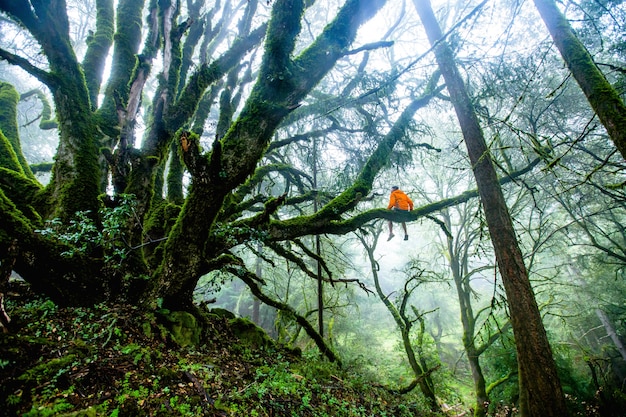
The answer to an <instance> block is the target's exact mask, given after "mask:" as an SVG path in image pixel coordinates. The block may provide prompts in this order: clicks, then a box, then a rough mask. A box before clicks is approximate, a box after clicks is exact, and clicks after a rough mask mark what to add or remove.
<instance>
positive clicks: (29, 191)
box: [0, 168, 42, 226]
mask: <svg viewBox="0 0 626 417" xmlns="http://www.w3.org/2000/svg"><path fill="white" fill-rule="evenodd" d="M0 190H2V192H3V195H4V196H6V197H7V198H8V199H9V200H11V202H12V204H14V205H15V207H16V208H17V209H18V210H19V211H20V212H22V213H23V215H24V216H25V217H26V218H28V220H30V222H32V223H34V224H36V225H38V226H41V224H42V221H41V217H40V215H39V214H38V212H37V210H36V209H35V207H34V205H36V204H37V200H38V195H39V193H40V192H41V190H42V188H41V185H40V184H39V183H38V182H36V181H33V180H31V179H30V178H27V177H26V176H25V175H24V174H23V173H20V172H16V171H13V170H10V169H6V168H0Z"/></svg>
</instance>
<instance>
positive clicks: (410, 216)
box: [268, 158, 540, 240]
mask: <svg viewBox="0 0 626 417" xmlns="http://www.w3.org/2000/svg"><path fill="white" fill-rule="evenodd" d="M539 162H540V159H539V158H537V159H535V160H533V161H532V162H531V163H530V164H528V165H527V166H526V167H524V168H523V169H520V170H518V171H516V172H513V173H510V174H509V175H507V176H506V177H503V178H501V179H500V184H501V185H504V184H507V183H509V182H511V181H513V180H515V179H516V178H519V177H520V176H522V175H524V174H526V173H528V172H529V171H530V170H532V169H533V168H534V167H535V166H536V165H537V164H539ZM478 196H479V194H478V190H476V189H474V190H468V191H465V192H464V193H461V194H459V195H457V196H454V197H450V198H446V199H443V200H439V201H437V202H435V203H431V204H426V205H424V206H421V207H417V208H415V209H414V210H412V211H410V212H401V211H394V210H387V209H386V208H376V209H372V210H367V211H364V212H362V213H359V214H357V215H355V216H353V217H350V218H348V219H345V220H335V219H334V218H333V217H330V216H320V215H319V213H317V214H314V215H311V216H302V217H296V218H293V219H288V220H283V221H278V220H275V221H273V222H272V223H271V224H270V225H269V229H268V231H269V234H270V238H271V239H272V240H286V239H294V238H296V237H298V236H304V235H309V234H323V233H328V234H336V235H343V234H346V233H349V232H352V231H355V230H357V229H358V228H359V227H361V226H363V225H364V224H366V223H368V222H370V221H372V220H376V219H385V220H392V221H397V222H402V221H403V222H409V221H415V220H417V219H420V218H422V217H425V216H428V215H430V214H432V213H435V212H437V211H441V210H443V209H445V208H448V207H453V206H456V205H459V204H462V203H465V202H467V201H469V200H470V199H473V198H476V197H478Z"/></svg>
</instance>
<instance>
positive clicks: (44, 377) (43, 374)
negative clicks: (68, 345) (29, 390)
mask: <svg viewBox="0 0 626 417" xmlns="http://www.w3.org/2000/svg"><path fill="white" fill-rule="evenodd" d="M74 359H76V355H67V356H62V357H60V358H54V359H50V360H48V361H46V362H43V363H40V364H39V365H37V366H35V367H34V368H31V369H29V370H28V371H26V372H24V373H23V374H22V375H20V376H19V377H18V379H19V380H20V381H24V382H25V383H35V384H41V383H43V382H47V381H49V380H50V379H52V378H53V377H54V376H55V375H57V373H58V372H59V371H60V370H62V369H64V368H68V367H69V366H70V364H71V363H72V362H73V361H74Z"/></svg>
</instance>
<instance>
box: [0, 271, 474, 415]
mask: <svg viewBox="0 0 626 417" xmlns="http://www.w3.org/2000/svg"><path fill="white" fill-rule="evenodd" d="M6 304H7V310H8V312H9V314H10V316H11V318H12V322H11V326H10V331H9V333H5V334H1V335H0V415H7V416H18V415H19V416H101V415H102V416H329V417H330V416H332V417H341V416H346V417H347V416H368V417H369V416H399V417H402V416H432V415H433V414H432V413H428V412H426V411H424V410H425V408H424V405H423V403H420V400H419V396H418V395H417V394H413V393H412V394H409V395H399V394H394V393H393V392H390V391H388V390H386V389H384V388H383V387H380V386H378V385H377V384H376V383H375V381H372V380H370V379H368V378H365V377H363V376H362V375H359V374H358V373H356V372H349V371H347V370H345V369H340V368H339V367H338V366H336V365H335V364H332V363H328V362H327V361H324V360H321V359H320V358H319V357H318V356H317V355H315V357H303V356H302V355H301V354H300V353H299V352H298V351H294V350H290V349H286V348H283V347H280V346H278V345H276V344H275V343H274V342H273V341H272V340H271V339H269V338H268V337H267V336H266V335H265V333H262V332H260V331H259V330H257V329H258V328H256V327H255V326H253V325H251V323H249V322H247V324H246V321H244V320H241V319H234V318H233V317H232V316H230V315H228V314H224V313H223V312H215V313H208V314H207V322H206V323H205V324H206V326H205V329H206V330H205V333H204V336H205V337H203V338H202V339H201V340H202V342H201V343H200V344H198V345H196V346H193V345H188V346H181V344H180V343H183V344H185V343H186V342H185V341H187V340H193V338H194V337H195V336H197V335H194V334H193V326H187V325H185V320H181V321H178V322H176V321H172V320H171V319H169V320H167V319H164V317H166V316H162V315H161V314H159V313H158V312H144V311H139V310H138V309H136V308H134V307H131V306H125V305H116V306H103V305H99V306H96V307H93V308H59V307H57V306H56V305H55V304H54V303H52V302H51V301H49V300H45V299H41V298H39V297H37V296H35V295H33V294H32V293H31V292H30V291H29V289H28V287H27V286H25V285H23V284H17V283H13V284H12V289H11V291H10V292H9V293H8V297H7V302H6ZM183 318H184V317H183ZM177 326H178V327H177ZM172 329H173V330H174V332H172V331H171V330H172ZM242 329H243V330H242ZM173 334H174V335H177V336H173ZM173 339H177V340H178V342H179V343H177V342H175V341H174V340H173ZM305 356H306V355H305ZM457 413H458V412H457ZM457 413H454V414H457ZM458 415H464V413H458Z"/></svg>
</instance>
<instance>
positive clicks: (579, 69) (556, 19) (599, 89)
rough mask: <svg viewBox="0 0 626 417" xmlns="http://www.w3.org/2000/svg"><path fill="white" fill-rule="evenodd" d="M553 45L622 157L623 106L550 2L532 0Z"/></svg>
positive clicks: (625, 149) (625, 152) (625, 140)
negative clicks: (550, 36)
mask: <svg viewBox="0 0 626 417" xmlns="http://www.w3.org/2000/svg"><path fill="white" fill-rule="evenodd" d="M534 2H535V6H536V7H537V10H538V11H539V14H540V15H541V18H542V19H543V21H544V23H545V24H546V26H547V28H548V31H549V32H550V35H552V39H553V41H554V44H555V45H556V46H557V48H558V49H559V51H560V52H561V56H562V57H563V60H565V63H566V64H567V66H568V68H569V70H570V71H571V72H572V75H573V76H574V78H575V79H576V81H577V82H578V85H579V86H580V88H581V89H582V90H583V93H585V96H586V97H587V100H588V101H589V104H590V105H591V107H592V108H593V110H594V111H595V112H596V114H597V115H598V117H599V118H600V121H601V122H602V124H603V125H604V127H605V128H606V130H607V132H608V134H609V136H610V137H611V140H613V143H615V146H616V147H617V149H618V150H619V152H620V153H621V154H622V157H624V158H626V105H625V104H624V102H623V101H622V99H621V98H620V96H619V93H618V92H617V90H615V89H614V88H613V87H612V86H611V84H610V83H609V82H608V80H607V79H606V77H605V76H604V74H603V73H602V71H600V69H599V68H598V67H597V65H596V64H595V62H594V61H593V57H592V56H591V54H589V51H587V48H585V45H583V44H582V42H581V41H580V40H579V39H578V37H577V36H576V34H575V33H574V31H573V30H572V27H571V26H570V24H569V21H568V20H567V19H566V18H565V16H563V14H562V13H561V11H560V10H559V8H558V7H557V5H556V3H555V1H554V0H534Z"/></svg>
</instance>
